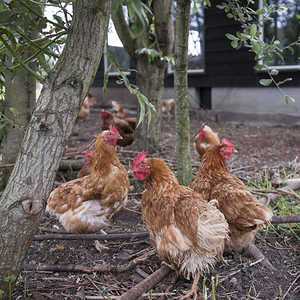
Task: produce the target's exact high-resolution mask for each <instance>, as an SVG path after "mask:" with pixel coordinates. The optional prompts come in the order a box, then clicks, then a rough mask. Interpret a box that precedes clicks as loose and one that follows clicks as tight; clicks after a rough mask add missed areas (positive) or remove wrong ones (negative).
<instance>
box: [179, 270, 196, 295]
mask: <svg viewBox="0 0 300 300" xmlns="http://www.w3.org/2000/svg"><path fill="white" fill-rule="evenodd" d="M199 279H200V273H196V275H195V277H194V281H193V285H192V288H191V289H190V290H189V291H187V292H183V293H184V294H185V296H183V297H181V298H180V300H183V299H187V298H189V297H191V296H194V300H197V297H198V282H199Z"/></svg>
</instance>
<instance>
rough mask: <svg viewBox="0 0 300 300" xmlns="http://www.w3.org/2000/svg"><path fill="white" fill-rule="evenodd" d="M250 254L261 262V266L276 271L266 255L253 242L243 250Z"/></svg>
mask: <svg viewBox="0 0 300 300" xmlns="http://www.w3.org/2000/svg"><path fill="white" fill-rule="evenodd" d="M243 250H244V251H245V252H246V253H249V254H250V255H251V256H252V257H253V258H254V259H256V260H260V264H261V265H262V266H264V267H266V268H268V269H271V270H276V269H275V268H274V266H273V265H272V264H271V263H270V261H269V260H268V259H267V258H266V257H265V256H264V254H263V253H262V252H261V251H260V250H259V249H258V248H257V247H256V246H255V245H254V244H253V243H252V242H251V243H250V244H249V245H248V246H247V247H246V248H244V249H243Z"/></svg>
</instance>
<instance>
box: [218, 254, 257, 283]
mask: <svg viewBox="0 0 300 300" xmlns="http://www.w3.org/2000/svg"><path fill="white" fill-rule="evenodd" d="M262 260H263V258H260V259H259V260H257V261H254V262H253V263H251V264H249V266H248V267H252V266H254V265H256V264H258V263H260V262H261V261H262ZM242 269H243V268H242ZM242 269H239V270H236V271H233V272H231V273H230V274H228V275H227V276H225V277H223V278H220V279H218V284H220V283H222V282H223V281H225V280H227V279H228V278H230V277H231V276H233V275H235V274H237V273H239V272H241V271H242Z"/></svg>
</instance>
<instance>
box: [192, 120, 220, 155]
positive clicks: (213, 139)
mask: <svg viewBox="0 0 300 300" xmlns="http://www.w3.org/2000/svg"><path fill="white" fill-rule="evenodd" d="M219 143H220V138H219V136H218V134H217V133H216V132H214V131H212V129H211V128H210V127H209V126H207V125H204V127H202V129H201V130H200V131H199V133H198V134H197V135H196V136H195V138H194V148H195V150H196V151H197V153H198V154H199V157H200V158H201V157H202V156H203V154H204V153H205V151H206V150H207V148H208V147H209V146H212V145H217V144H219Z"/></svg>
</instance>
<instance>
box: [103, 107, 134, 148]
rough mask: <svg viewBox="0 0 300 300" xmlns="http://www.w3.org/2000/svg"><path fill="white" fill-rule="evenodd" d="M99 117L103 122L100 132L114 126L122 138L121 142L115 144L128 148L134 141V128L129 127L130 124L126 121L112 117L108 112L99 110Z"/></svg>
mask: <svg viewBox="0 0 300 300" xmlns="http://www.w3.org/2000/svg"><path fill="white" fill-rule="evenodd" d="M100 117H101V119H102V121H103V123H102V130H106V129H107V128H108V127H109V126H111V125H113V126H115V127H116V128H117V129H118V131H119V133H120V135H121V136H122V138H123V139H122V140H119V141H118V142H117V145H119V146H122V147H124V146H128V145H131V144H132V143H133V141H134V128H133V127H132V126H130V123H129V122H128V121H126V119H119V118H116V117H114V116H113V114H112V113H111V112H110V111H106V110H104V109H101V111H100Z"/></svg>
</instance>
